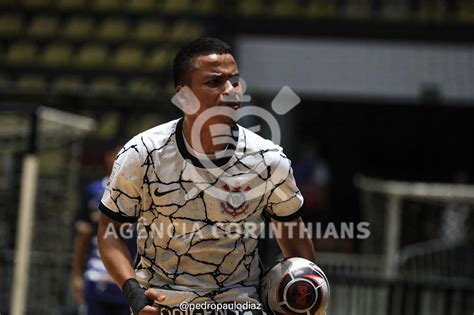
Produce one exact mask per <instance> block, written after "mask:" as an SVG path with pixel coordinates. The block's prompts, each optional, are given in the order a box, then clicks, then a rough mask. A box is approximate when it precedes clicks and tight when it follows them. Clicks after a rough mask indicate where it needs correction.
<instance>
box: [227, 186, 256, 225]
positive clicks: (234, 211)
mask: <svg viewBox="0 0 474 315" xmlns="http://www.w3.org/2000/svg"><path fill="white" fill-rule="evenodd" d="M223 188H224V190H225V191H226V192H227V198H226V201H225V202H221V206H222V210H223V211H224V212H225V213H227V214H230V215H231V216H233V217H235V216H238V215H239V214H242V213H244V212H245V211H247V209H248V208H249V204H248V203H247V198H245V193H246V192H248V191H250V190H251V188H250V187H249V186H247V187H245V189H244V190H243V191H242V187H241V186H240V183H236V185H235V187H230V186H229V185H227V184H225V185H224V186H223Z"/></svg>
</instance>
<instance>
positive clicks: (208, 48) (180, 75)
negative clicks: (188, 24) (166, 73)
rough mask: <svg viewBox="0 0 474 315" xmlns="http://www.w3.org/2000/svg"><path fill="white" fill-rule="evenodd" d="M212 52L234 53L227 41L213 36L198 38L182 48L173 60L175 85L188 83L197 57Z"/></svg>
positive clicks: (220, 53) (219, 53)
mask: <svg viewBox="0 0 474 315" xmlns="http://www.w3.org/2000/svg"><path fill="white" fill-rule="evenodd" d="M210 54H218V55H222V54H232V50H231V48H230V46H229V45H228V44H227V43H225V42H223V41H222V40H220V39H217V38H213V37H202V38H199V39H196V40H194V41H192V42H190V43H189V44H187V45H186V46H184V47H183V48H181V49H180V50H179V51H178V53H177V54H176V57H175V58H174V61H173V80H174V86H175V87H176V86H178V85H184V84H186V81H187V80H188V76H189V74H190V73H191V71H192V70H193V69H194V60H195V58H196V57H199V56H206V55H210Z"/></svg>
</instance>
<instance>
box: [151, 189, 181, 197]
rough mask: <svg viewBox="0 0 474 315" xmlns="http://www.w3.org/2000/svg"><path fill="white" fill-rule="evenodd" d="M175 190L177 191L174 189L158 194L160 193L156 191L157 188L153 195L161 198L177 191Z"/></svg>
mask: <svg viewBox="0 0 474 315" xmlns="http://www.w3.org/2000/svg"><path fill="white" fill-rule="evenodd" d="M177 190H179V188H176V189H174V190H168V191H162V192H160V191H158V188H157V189H155V192H154V194H155V196H157V197H163V196H164V195H166V194H169V193H172V192H173V191H177Z"/></svg>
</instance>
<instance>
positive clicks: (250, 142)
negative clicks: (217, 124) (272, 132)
mask: <svg viewBox="0 0 474 315" xmlns="http://www.w3.org/2000/svg"><path fill="white" fill-rule="evenodd" d="M239 128H240V130H241V133H242V135H241V139H240V140H241V141H242V145H243V147H244V149H245V152H246V153H248V154H254V153H265V152H268V153H276V154H280V153H282V152H283V149H282V147H280V146H279V145H278V144H275V143H274V142H273V141H271V140H268V139H265V138H263V137H262V136H260V135H258V134H256V133H255V132H253V131H251V130H250V129H247V128H245V127H242V126H240V125H239Z"/></svg>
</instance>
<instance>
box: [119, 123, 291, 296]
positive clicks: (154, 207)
mask: <svg viewBox="0 0 474 315" xmlns="http://www.w3.org/2000/svg"><path fill="white" fill-rule="evenodd" d="M175 133H176V132H174V133H172V134H171V135H170V136H169V137H168V138H167V139H166V140H165V141H163V144H162V145H161V146H159V147H153V145H152V144H151V143H147V141H146V139H144V138H143V137H141V138H140V141H141V144H142V145H141V147H143V148H144V149H145V150H146V154H145V157H144V158H143V159H142V161H141V167H142V170H143V180H142V187H141V188H142V191H144V192H147V193H148V194H149V196H148V198H149V200H150V201H151V202H150V203H149V205H148V206H146V207H145V206H144V205H142V204H141V200H142V199H141V198H142V197H141V196H131V195H128V194H126V193H125V192H123V191H120V190H118V189H114V190H113V191H114V192H115V194H114V196H115V198H114V202H115V204H116V206H117V209H118V210H119V211H120V213H121V214H123V215H126V214H125V212H123V211H122V210H121V209H120V206H119V205H120V204H119V203H118V202H117V200H118V199H119V198H129V199H133V200H136V201H137V202H136V204H137V205H141V208H140V209H136V211H135V213H136V214H137V216H138V217H145V216H150V215H152V216H153V219H152V220H148V221H147V223H144V222H145V221H146V220H144V222H142V227H141V229H142V231H143V232H144V233H145V234H146V237H144V238H143V240H142V242H143V245H142V246H141V247H140V248H139V253H138V254H139V257H140V262H139V263H138V265H137V266H138V269H142V270H145V271H146V272H147V274H148V279H147V281H148V283H153V281H154V280H158V281H159V282H161V283H164V284H163V285H162V287H163V288H170V289H172V288H173V286H174V285H181V283H180V282H179V279H180V277H211V278H212V279H213V281H214V284H215V288H210V289H211V290H209V292H203V291H202V290H198V288H196V289H195V290H193V289H194V288H193V287H190V288H189V290H190V292H191V293H192V294H193V295H194V296H195V298H194V299H193V301H198V300H199V299H202V298H206V299H210V300H213V301H215V302H217V300H216V297H218V296H219V294H223V293H225V292H226V291H228V290H229V286H235V285H241V286H253V284H248V283H247V282H246V279H247V278H249V277H250V274H251V272H252V270H251V268H252V266H255V265H256V266H257V268H260V264H259V263H258V262H257V263H255V262H256V261H257V260H258V251H257V242H258V237H250V236H249V235H248V234H245V233H241V235H240V234H237V233H236V234H234V235H232V238H231V240H232V241H229V242H230V244H231V245H230V246H229V248H228V249H227V252H226V253H225V254H224V255H222V257H220V256H219V257H220V259H217V258H218V256H216V255H213V253H209V254H208V255H209V256H204V257H202V255H201V256H200V257H198V256H197V254H196V253H195V252H193V249H195V248H197V247H198V246H204V245H205V243H206V242H216V241H219V238H215V237H209V238H201V237H200V236H199V235H205V233H201V232H203V231H205V230H206V229H209V228H212V227H216V226H217V230H218V231H220V232H222V234H224V233H225V232H226V231H225V230H224V229H223V228H221V227H219V226H218V225H217V224H218V223H223V224H225V223H228V222H229V221H215V220H212V219H211V216H210V213H209V211H210V209H209V205H208V204H207V203H206V198H205V197H206V193H207V190H209V189H211V188H214V187H216V185H217V184H218V183H219V182H220V181H221V180H222V179H223V178H225V177H228V176H230V175H229V174H228V173H227V172H229V173H230V170H235V169H239V170H241V171H240V172H234V173H231V174H232V175H231V176H240V175H247V174H251V175H255V176H256V177H258V178H259V179H260V180H261V181H262V182H263V183H264V186H265V191H266V192H267V193H266V194H262V195H261V196H260V197H259V199H258V202H257V203H256V206H255V207H254V208H253V209H249V210H248V212H247V213H246V215H245V216H243V217H242V218H241V219H239V220H236V219H235V218H233V220H232V222H235V223H244V222H245V221H246V219H247V218H248V217H250V216H252V215H255V214H256V213H259V211H262V209H263V208H266V209H267V211H269V212H270V213H272V212H273V207H275V206H276V205H278V204H280V203H284V202H288V201H289V200H291V199H292V198H296V197H297V194H298V192H296V193H295V194H294V195H293V196H289V198H288V199H287V200H281V201H279V202H277V203H271V202H270V201H269V196H271V195H272V194H274V193H275V192H276V190H277V189H278V188H279V187H280V186H281V185H283V184H284V182H285V181H286V180H287V179H288V177H289V176H292V175H291V170H289V171H288V174H286V176H285V178H280V181H279V182H276V183H273V182H272V168H275V165H270V164H269V163H270V161H272V160H271V158H269V157H268V156H270V155H271V156H272V157H273V156H279V157H280V159H281V160H284V161H285V163H287V161H288V159H287V157H286V156H284V155H283V154H279V150H278V149H268V150H259V151H256V152H249V149H248V146H247V135H246V133H245V131H243V141H244V144H243V149H242V153H243V154H242V155H241V156H237V155H236V153H235V152H234V157H235V159H230V160H229V163H228V164H227V165H226V166H223V167H221V169H222V173H221V174H220V175H219V176H216V177H215V178H214V179H213V180H211V181H209V182H198V183H197V182H196V181H192V180H190V179H185V178H184V173H185V171H186V168H187V167H192V164H191V163H190V162H189V161H184V162H183V165H182V168H181V169H176V170H175V173H176V174H177V178H175V179H172V180H166V179H164V178H160V172H159V170H160V169H159V168H160V167H162V166H161V165H160V163H159V162H160V161H156V160H155V159H157V156H160V154H162V152H164V151H166V150H167V149H169V147H170V146H176V140H175ZM138 147H139V146H138V145H137V144H135V145H131V146H129V147H124V148H123V149H122V151H121V152H120V155H121V154H124V153H125V152H128V151H130V150H134V151H135V152H136V153H135V152H134V154H138V155H139V154H140V152H139V150H138ZM171 149H174V150H175V151H176V152H178V149H177V148H171ZM177 154H179V153H177ZM249 158H250V159H251V158H253V159H255V158H258V161H259V162H258V163H257V164H256V165H249V164H248V163H247V162H246V159H249ZM233 160H235V161H234V162H232V163H230V161H233ZM280 163H281V162H280ZM288 163H289V162H288ZM163 167H165V166H163ZM188 184H203V185H205V186H206V187H205V188H204V189H200V190H199V191H198V192H197V193H195V195H194V196H189V197H188V198H184V199H183V200H180V201H179V202H178V201H176V200H173V198H171V197H170V196H172V195H173V194H176V193H179V192H180V191H182V192H184V193H185V194H186V196H188V194H189V193H190V190H189V189H188V188H187V185H188ZM190 186H192V185H190ZM194 187H196V185H194ZM167 188H169V189H167ZM153 197H157V199H158V200H162V199H165V200H167V201H166V202H163V203H158V202H157V201H156V199H154V198H153ZM167 197H170V198H167ZM160 198H162V199H160ZM191 203H197V204H198V206H199V208H200V209H201V208H202V211H203V216H204V217H199V218H196V217H193V216H192V215H189V216H187V215H186V214H183V213H179V212H180V210H181V209H182V208H183V207H186V206H188V205H190V204H191ZM159 222H167V223H168V224H170V225H171V228H170V229H169V232H170V234H171V235H170V237H168V239H167V240H166V242H164V241H163V242H160V241H158V242H156V241H155V239H154V238H153V237H152V234H153V233H152V232H153V227H152V225H153V224H156V223H159ZM178 222H186V223H189V224H190V225H193V224H195V226H194V227H195V229H192V230H191V231H189V232H188V231H184V232H183V231H181V232H179V231H178V230H177V228H176V226H177V225H178ZM165 233H167V231H166V232H165ZM166 237H167V236H166ZM176 241H180V242H183V243H181V246H183V247H184V248H185V249H186V250H184V251H182V250H178V249H176V248H174V247H173V244H172V243H173V242H176ZM183 244H187V248H186V247H185V246H184V245H183ZM237 251H241V255H239V256H237V258H236V256H235V255H234V254H236V252H237ZM164 253H166V255H171V256H172V258H164V257H165V256H158V255H165V254H164ZM197 253H199V251H198V252H197ZM170 261H173V262H174V263H172V264H170ZM228 261H231V263H230V262H228ZM226 262H227V265H226V267H224V264H225V263H226ZM189 263H192V264H196V265H200V266H202V267H203V268H202V270H195V271H196V272H193V273H192V272H189V270H188V271H186V270H187V268H186V267H185V266H183V264H189ZM170 265H172V268H170ZM229 266H230V268H229ZM238 272H240V273H242V272H244V273H246V274H245V275H244V276H241V277H240V278H239V279H241V280H239V281H237V282H236V283H232V281H233V280H232V277H233V276H234V275H235V274H236V273H238ZM156 274H159V277H158V278H156V279H155V276H156ZM164 278H165V279H164ZM200 289H202V288H200Z"/></svg>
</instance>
